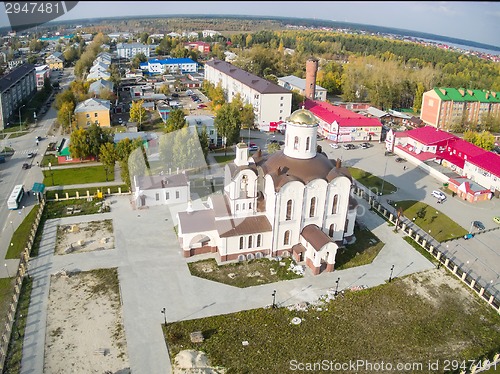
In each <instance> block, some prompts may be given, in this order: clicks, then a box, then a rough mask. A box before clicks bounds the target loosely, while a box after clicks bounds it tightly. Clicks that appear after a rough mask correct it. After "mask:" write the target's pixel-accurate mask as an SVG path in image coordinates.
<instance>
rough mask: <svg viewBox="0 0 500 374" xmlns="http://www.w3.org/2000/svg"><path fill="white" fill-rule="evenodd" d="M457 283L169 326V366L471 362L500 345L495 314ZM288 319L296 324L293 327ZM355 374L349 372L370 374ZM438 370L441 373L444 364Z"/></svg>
mask: <svg viewBox="0 0 500 374" xmlns="http://www.w3.org/2000/svg"><path fill="white" fill-rule="evenodd" d="M458 282H459V281H458V280H456V279H454V277H453V276H452V275H448V274H447V273H446V272H444V271H440V270H437V269H433V270H430V271H428V272H424V273H420V274H413V275H410V276H408V277H403V278H397V279H395V280H394V281H393V282H391V283H387V284H384V285H380V286H378V287H375V288H372V289H366V290H361V291H355V292H352V291H345V293H344V294H343V296H339V297H337V298H336V299H335V300H331V301H328V302H325V304H323V305H321V307H314V306H311V305H310V306H309V307H308V311H302V310H300V311H299V310H289V309H288V308H277V309H272V308H262V309H254V310H248V311H242V312H238V313H232V314H224V315H218V316H213V317H208V318H201V319H196V320H187V321H178V322H172V323H168V324H167V326H165V327H163V330H164V335H165V339H166V341H167V344H168V347H169V351H170V354H171V360H172V361H173V357H174V356H175V355H176V354H177V353H178V352H179V351H181V350H185V349H194V350H200V351H203V352H205V353H206V354H207V355H208V358H209V360H210V362H211V365H212V366H221V367H224V368H226V369H227V373H252V374H260V373H290V372H291V371H290V363H291V361H292V360H296V361H297V362H303V363H307V362H319V361H321V360H335V362H341V363H342V362H349V360H358V359H359V360H367V361H369V362H372V363H375V362H377V363H380V362H381V361H384V362H386V363H387V362H391V363H393V364H394V368H395V367H396V364H397V363H411V362H417V363H418V362H420V363H423V365H424V367H423V370H415V371H404V372H414V373H429V372H431V371H429V370H425V369H427V367H426V365H427V363H428V362H429V360H432V361H433V362H434V361H435V360H437V359H439V360H440V361H441V364H442V363H443V360H445V359H448V360H454V359H456V360H469V359H471V360H474V359H478V358H479V357H482V356H483V355H485V354H488V353H489V354H493V353H495V352H496V351H497V349H498V347H499V346H500V331H499V329H498V326H499V325H500V315H499V314H498V313H497V312H496V311H495V310H493V308H491V307H490V306H487V305H486V304H485V303H484V302H480V301H479V299H478V298H477V297H476V296H475V295H472V294H471V292H470V291H469V290H468V289H467V288H466V287H464V286H462V285H461V284H459V283H458ZM277 302H278V304H279V302H280V300H279V295H278V298H277ZM294 317H299V318H301V323H300V324H298V325H294V324H292V323H291V320H292V318H294ZM194 331H201V332H202V333H203V336H204V338H205V340H204V341H203V342H202V343H192V342H191V341H190V333H191V332H194ZM242 341H248V345H246V346H244V345H242ZM359 369H361V370H359ZM359 369H358V370H356V371H355V372H357V373H371V374H373V373H374V372H375V371H373V370H364V369H363V368H359ZM439 369H440V370H439V371H437V372H439V373H442V372H443V365H440V367H439ZM310 372H314V373H319V372H326V371H320V370H316V371H310ZM335 372H339V373H341V372H344V373H347V372H348V371H347V370H345V371H343V370H338V371H335ZM353 372H354V371H353ZM380 372H384V373H387V372H388V371H380ZM391 372H394V373H396V372H398V373H402V372H403V371H391ZM432 372H433V373H435V372H436V371H432Z"/></svg>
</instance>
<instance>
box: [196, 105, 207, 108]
mask: <svg viewBox="0 0 500 374" xmlns="http://www.w3.org/2000/svg"><path fill="white" fill-rule="evenodd" d="M206 107H207V106H206V105H205V104H198V109H203V108H206Z"/></svg>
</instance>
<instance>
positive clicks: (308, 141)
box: [306, 137, 311, 151]
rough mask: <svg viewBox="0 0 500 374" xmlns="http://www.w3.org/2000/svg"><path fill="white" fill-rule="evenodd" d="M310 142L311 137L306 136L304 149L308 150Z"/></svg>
mask: <svg viewBox="0 0 500 374" xmlns="http://www.w3.org/2000/svg"><path fill="white" fill-rule="evenodd" d="M310 143H311V138H310V137H307V139H306V151H308V150H309V145H310Z"/></svg>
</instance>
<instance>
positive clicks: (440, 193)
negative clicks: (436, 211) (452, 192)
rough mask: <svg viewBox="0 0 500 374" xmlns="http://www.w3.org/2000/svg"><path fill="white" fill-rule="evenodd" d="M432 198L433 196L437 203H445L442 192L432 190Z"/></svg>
mask: <svg viewBox="0 0 500 374" xmlns="http://www.w3.org/2000/svg"><path fill="white" fill-rule="evenodd" d="M432 196H434V197H435V198H436V199H438V201H441V202H442V201H445V200H446V195H445V194H444V192H442V191H438V190H434V191H432Z"/></svg>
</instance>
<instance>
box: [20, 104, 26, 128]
mask: <svg viewBox="0 0 500 374" xmlns="http://www.w3.org/2000/svg"><path fill="white" fill-rule="evenodd" d="M25 106H26V105H23V106H20V107H19V131H20V132H21V131H22V128H21V125H22V124H23V121H22V120H21V109H22V108H24V107H25Z"/></svg>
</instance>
